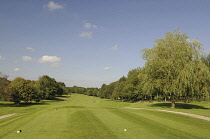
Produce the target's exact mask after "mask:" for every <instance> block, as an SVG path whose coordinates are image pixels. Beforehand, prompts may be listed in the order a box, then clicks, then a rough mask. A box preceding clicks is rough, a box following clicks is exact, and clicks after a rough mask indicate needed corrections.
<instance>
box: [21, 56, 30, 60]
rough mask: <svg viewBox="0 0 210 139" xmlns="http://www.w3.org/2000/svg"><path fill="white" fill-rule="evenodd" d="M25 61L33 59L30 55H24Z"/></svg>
mask: <svg viewBox="0 0 210 139" xmlns="http://www.w3.org/2000/svg"><path fill="white" fill-rule="evenodd" d="M22 59H23V61H32V58H31V57H30V56H22Z"/></svg>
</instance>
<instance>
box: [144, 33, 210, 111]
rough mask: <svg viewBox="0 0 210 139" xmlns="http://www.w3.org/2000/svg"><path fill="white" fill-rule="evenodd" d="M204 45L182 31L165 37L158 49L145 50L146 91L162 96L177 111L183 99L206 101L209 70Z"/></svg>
mask: <svg viewBox="0 0 210 139" xmlns="http://www.w3.org/2000/svg"><path fill="white" fill-rule="evenodd" d="M201 50H202V45H201V44H200V43H199V42H198V39H193V40H190V39H189V37H188V35H187V34H181V33H180V32H179V31H177V30H176V31H174V32H173V33H170V32H169V33H166V34H165V38H164V39H158V40H156V46H155V47H153V48H152V49H144V50H143V58H144V59H145V60H146V63H145V74H146V76H145V81H144V87H143V88H144V90H145V91H146V90H149V91H150V92H151V93H154V92H162V93H163V94H164V95H165V96H168V97H169V98H170V99H171V101H172V105H171V107H172V108H174V107H175V99H176V98H180V97H182V98H183V97H186V98H193V97H207V95H208V92H209V86H208V82H209V70H208V67H207V66H206V65H205V64H204V63H203V62H201V52H202V51H201Z"/></svg>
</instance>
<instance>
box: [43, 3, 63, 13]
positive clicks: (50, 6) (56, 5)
mask: <svg viewBox="0 0 210 139" xmlns="http://www.w3.org/2000/svg"><path fill="white" fill-rule="evenodd" d="M44 7H45V6H44ZM47 9H48V10H49V11H54V10H59V9H63V6H62V5H60V4H59V3H55V2H53V1H50V2H48V4H47Z"/></svg>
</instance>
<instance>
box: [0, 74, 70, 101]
mask: <svg viewBox="0 0 210 139" xmlns="http://www.w3.org/2000/svg"><path fill="white" fill-rule="evenodd" d="M7 77H8V76H5V75H1V77H0V87H1V88H0V100H6V101H12V102H14V103H15V104H18V105H19V103H20V101H24V102H25V103H28V102H31V101H36V102H39V101H40V100H42V99H54V98H55V96H56V95H62V94H66V93H68V89H67V88H66V86H65V84H64V83H63V82H57V81H56V80H55V79H54V78H51V77H49V76H47V75H43V76H41V77H39V79H38V80H37V81H31V80H26V79H24V78H22V77H17V78H15V79H14V80H13V81H9V80H8V79H7Z"/></svg>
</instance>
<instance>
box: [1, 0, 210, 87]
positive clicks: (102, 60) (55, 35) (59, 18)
mask: <svg viewBox="0 0 210 139" xmlns="http://www.w3.org/2000/svg"><path fill="white" fill-rule="evenodd" d="M176 29H179V30H180V31H181V32H182V33H187V34H188V35H189V37H190V38H191V39H194V38H198V39H199V42H200V43H202V44H203V48H204V51H205V52H206V53H210V1H209V0H52V1H51V0H0V72H1V73H3V74H7V75H9V79H10V80H13V79H14V78H16V77H23V78H25V79H30V80H37V79H38V78H39V77H40V76H42V75H48V76H50V77H52V78H55V79H56V80H57V81H61V82H64V83H65V84H66V86H74V85H76V86H83V87H101V85H102V84H103V83H105V84H109V83H111V82H114V81H117V80H119V78H121V77H122V76H127V73H128V72H129V71H130V70H132V69H134V68H137V67H143V66H144V63H145V61H144V60H143V59H142V57H141V55H142V53H141V50H142V49H145V48H147V49H150V48H153V47H154V46H155V40H157V39H160V38H164V36H165V33H167V32H173V31H174V30H176Z"/></svg>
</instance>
